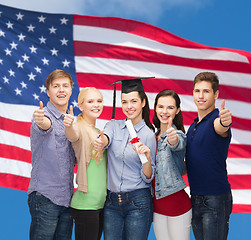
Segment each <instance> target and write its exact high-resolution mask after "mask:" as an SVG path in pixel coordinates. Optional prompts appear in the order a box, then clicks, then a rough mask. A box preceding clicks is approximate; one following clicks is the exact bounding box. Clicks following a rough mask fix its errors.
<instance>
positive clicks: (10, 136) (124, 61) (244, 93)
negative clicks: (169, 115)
mask: <svg viewBox="0 0 251 240" xmlns="http://www.w3.org/2000/svg"><path fill="white" fill-rule="evenodd" d="M250 62H251V53H248V52H244V51H241V50H233V49H225V48H215V47H209V46H205V45H202V44H198V43H195V42H191V41H188V40H186V39H183V38H180V37H178V36H175V35H173V34H171V33H169V32H167V31H165V30H163V29H160V28H157V27H155V26H152V25H149V24H146V23H142V22H137V21H132V20H127V19H121V18H113V17H92V16H80V15H67V14H47V13H39V12H32V11H25V10H21V9H15V8H10V7H6V6H3V5H0V186H3V187H9V188H14V189H18V190H24V191H26V190H27V188H28V184H29V179H30V170H31V164H30V160H31V152H30V139H29V136H30V121H31V117H32V114H33V111H34V110H35V109H36V108H38V106H39V101H40V100H42V101H43V102H44V103H46V102H47V101H48V98H47V96H46V88H45V79H46V77H47V76H48V74H49V73H50V72H51V71H53V70H55V69H63V70H65V71H67V72H69V73H70V74H71V75H72V77H73V80H74V88H73V95H72V98H71V100H70V104H71V105H73V106H74V113H75V115H77V114H78V113H79V110H78V108H77V95H78V92H79V90H81V89H82V88H84V87H86V86H93V87H96V88H98V89H100V90H101V92H102V94H103V96H104V111H103V113H102V115H101V117H100V119H99V120H98V127H99V128H102V127H103V126H104V124H105V123H106V122H107V121H108V120H109V119H110V118H111V114H112V88H111V86H110V85H109V83H112V82H114V81H116V80H121V79H124V78H131V77H132V78H134V77H149V76H154V77H155V79H153V80H150V79H149V80H144V82H143V85H144V88H145V91H146V92H147V95H148V98H149V102H150V107H151V116H153V103H154V98H155V96H156V93H158V92H159V91H161V90H163V89H165V88H170V89H173V90H174V91H176V92H177V93H178V94H179V95H180V97H181V101H182V104H181V108H182V112H183V116H184V124H185V126H186V128H188V126H189V125H190V124H191V123H192V121H193V119H194V118H195V117H197V112H196V107H195V104H194V102H193V97H192V90H193V84H192V82H193V78H194V76H195V75H197V74H198V73H199V72H202V71H212V72H215V73H216V74H217V75H218V76H219V79H220V95H219V100H217V106H218V107H219V106H220V102H221V100H222V99H225V100H226V107H227V108H229V109H230V110H231V112H232V114H233V124H232V133H233V138H232V141H231V145H230V149H229V155H228V160H227V168H228V173H229V181H230V183H231V187H232V190H233V198H234V210H233V211H234V212H239V213H241V212H247V213H250V212H251V105H250V104H251V94H250V93H251V91H250V89H251V64H250ZM119 90H120V86H118V92H117V94H118V97H117V103H116V106H118V107H117V109H116V119H123V118H124V116H123V114H122V111H121V103H120V97H119V94H120V91H119ZM198 147H199V146H198Z"/></svg>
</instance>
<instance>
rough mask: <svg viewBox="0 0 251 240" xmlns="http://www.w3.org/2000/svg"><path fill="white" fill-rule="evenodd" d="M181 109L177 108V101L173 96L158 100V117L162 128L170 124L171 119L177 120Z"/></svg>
mask: <svg viewBox="0 0 251 240" xmlns="http://www.w3.org/2000/svg"><path fill="white" fill-rule="evenodd" d="M179 111H180V108H177V106H176V101H175V99H174V98H173V97H172V96H163V97H160V98H159V99H158V102H157V105H156V115H157V118H158V119H159V121H160V125H161V128H163V126H164V125H167V124H168V121H169V118H170V117H171V118H172V119H174V118H175V115H176V114H178V113H179Z"/></svg>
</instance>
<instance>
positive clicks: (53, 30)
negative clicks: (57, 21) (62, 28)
mask: <svg viewBox="0 0 251 240" xmlns="http://www.w3.org/2000/svg"><path fill="white" fill-rule="evenodd" d="M49 30H50V34H52V33H54V34H56V30H57V29H56V28H54V26H52V27H51V28H49Z"/></svg>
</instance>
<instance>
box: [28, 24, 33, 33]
mask: <svg viewBox="0 0 251 240" xmlns="http://www.w3.org/2000/svg"><path fill="white" fill-rule="evenodd" d="M27 28H28V32H34V29H35V27H34V26H33V25H31V24H30V26H27Z"/></svg>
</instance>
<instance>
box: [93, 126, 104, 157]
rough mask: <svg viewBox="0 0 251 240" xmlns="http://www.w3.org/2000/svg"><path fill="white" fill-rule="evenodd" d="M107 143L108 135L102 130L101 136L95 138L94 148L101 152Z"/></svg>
mask: <svg viewBox="0 0 251 240" xmlns="http://www.w3.org/2000/svg"><path fill="white" fill-rule="evenodd" d="M106 145H107V137H106V136H105V135H104V133H103V131H100V136H99V137H98V138H97V139H95V140H94V143H93V148H94V150H95V151H97V152H100V151H102V150H103V149H104V147H105V146H106Z"/></svg>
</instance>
